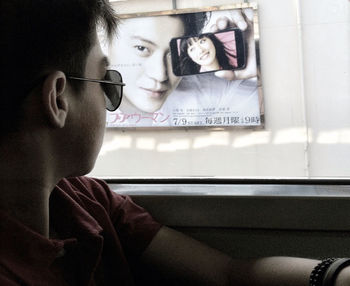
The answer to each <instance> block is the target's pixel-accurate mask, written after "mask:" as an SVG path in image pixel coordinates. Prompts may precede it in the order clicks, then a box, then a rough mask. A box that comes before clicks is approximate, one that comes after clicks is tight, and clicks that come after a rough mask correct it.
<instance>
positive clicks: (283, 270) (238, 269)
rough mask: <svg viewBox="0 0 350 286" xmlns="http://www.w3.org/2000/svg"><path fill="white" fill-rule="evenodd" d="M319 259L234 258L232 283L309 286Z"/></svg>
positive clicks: (268, 285) (251, 285) (263, 285)
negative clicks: (311, 275)
mask: <svg viewBox="0 0 350 286" xmlns="http://www.w3.org/2000/svg"><path fill="white" fill-rule="evenodd" d="M318 263H319V261H318V260H312V259H304V258H293V257H266V258H259V259H251V260H241V259H232V261H231V269H232V272H231V276H230V285H242V286H245V285H247V286H248V285H249V286H255V285H256V286H281V285H283V286H308V285H309V279H310V273H311V271H312V270H313V268H314V267H315V266H316V265H317V264H318Z"/></svg>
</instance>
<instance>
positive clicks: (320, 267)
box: [309, 258, 337, 286]
mask: <svg viewBox="0 0 350 286" xmlns="http://www.w3.org/2000/svg"><path fill="white" fill-rule="evenodd" d="M336 260H337V258H326V259H324V260H322V261H321V262H320V263H319V264H317V265H316V266H315V268H314V269H313V270H312V272H311V275H310V280H309V286H322V284H323V278H324V276H325V273H326V271H327V269H328V268H329V266H330V265H331V264H332V263H333V262H334V261H336Z"/></svg>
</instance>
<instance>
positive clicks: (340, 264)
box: [322, 258, 350, 286]
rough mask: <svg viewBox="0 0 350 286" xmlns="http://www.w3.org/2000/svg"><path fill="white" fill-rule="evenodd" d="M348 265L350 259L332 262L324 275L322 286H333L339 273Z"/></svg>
mask: <svg viewBox="0 0 350 286" xmlns="http://www.w3.org/2000/svg"><path fill="white" fill-rule="evenodd" d="M349 265H350V258H341V259H337V260H336V261H334V262H333V263H332V264H331V265H330V266H329V267H328V269H327V271H326V273H325V274H324V279H323V284H322V286H334V283H335V280H336V279H337V276H338V274H339V272H340V271H341V270H343V269H344V268H345V267H347V266H349Z"/></svg>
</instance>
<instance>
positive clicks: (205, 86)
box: [107, 4, 263, 128]
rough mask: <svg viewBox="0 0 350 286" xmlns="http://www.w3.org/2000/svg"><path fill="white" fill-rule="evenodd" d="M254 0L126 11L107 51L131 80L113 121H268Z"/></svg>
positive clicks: (109, 124) (115, 123)
mask: <svg viewBox="0 0 350 286" xmlns="http://www.w3.org/2000/svg"><path fill="white" fill-rule="evenodd" d="M249 5H250V6H249V7H244V8H242V7H240V8H237V7H236V6H237V5H235V6H234V7H232V6H230V7H227V6H226V7H220V8H219V7H215V8H214V7H212V8H208V9H202V10H198V9H197V10H196V11H195V12H191V13H188V11H186V13H181V11H179V10H177V11H176V14H174V13H173V12H174V11H168V12H164V11H163V12H161V13H159V14H157V13H147V14H142V15H140V14H137V15H132V14H129V15H122V21H121V23H120V25H119V31H118V36H117V38H116V39H115V40H114V41H113V43H112V45H110V47H109V49H108V56H109V58H110V62H111V67H110V68H114V69H117V70H118V71H119V72H121V74H122V76H123V81H124V82H125V84H126V86H125V87H124V97H123V100H122V103H121V105H120V108H119V109H118V110H117V111H114V112H108V113H107V127H122V128H128V127H133V128H134V127H146V128H147V127H177V128H178V127H186V128H188V127H224V126H244V127H250V126H252V127H257V126H259V127H260V126H262V121H263V112H262V110H263V109H262V93H261V83H260V78H258V76H257V74H258V69H259V66H257V57H256V55H257V52H258V51H257V49H256V46H255V41H257V40H258V34H257V31H256V29H255V28H256V27H257V26H256V25H257V9H256V5H254V4H249Z"/></svg>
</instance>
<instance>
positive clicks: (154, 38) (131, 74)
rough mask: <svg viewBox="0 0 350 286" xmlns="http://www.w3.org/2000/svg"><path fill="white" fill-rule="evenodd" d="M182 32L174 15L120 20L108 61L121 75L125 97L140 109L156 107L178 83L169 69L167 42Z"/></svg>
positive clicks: (158, 106) (151, 110) (154, 108)
mask: <svg viewBox="0 0 350 286" xmlns="http://www.w3.org/2000/svg"><path fill="white" fill-rule="evenodd" d="M183 34H184V26H183V23H182V22H181V20H180V19H179V18H177V17H170V16H159V17H149V18H148V17H145V18H132V19H127V20H125V21H124V22H122V23H121V25H120V28H119V34H118V38H117V40H116V45H114V48H113V50H112V51H111V53H110V54H111V62H112V64H113V65H116V67H117V69H118V70H119V71H120V72H121V73H122V75H123V79H124V81H125V83H126V86H125V89H124V94H125V98H126V99H127V100H128V101H129V102H130V103H131V104H132V105H134V106H136V107H137V108H138V109H139V110H141V111H144V112H154V111H156V110H158V109H159V108H160V107H161V106H162V104H163V103H164V101H165V100H166V98H167V96H168V95H169V94H170V93H171V91H172V90H174V89H175V88H176V86H177V84H178V83H179V81H180V78H178V77H176V76H175V75H174V74H173V72H172V67H171V57H170V50H169V42H170V40H171V39H172V38H174V37H180V36H182V35H183Z"/></svg>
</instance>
